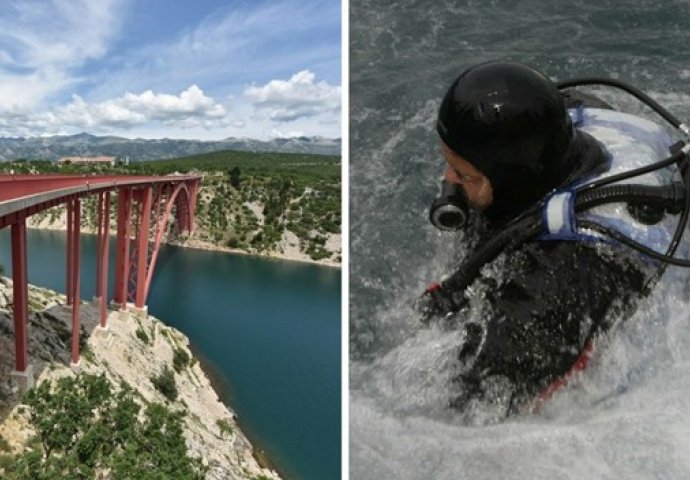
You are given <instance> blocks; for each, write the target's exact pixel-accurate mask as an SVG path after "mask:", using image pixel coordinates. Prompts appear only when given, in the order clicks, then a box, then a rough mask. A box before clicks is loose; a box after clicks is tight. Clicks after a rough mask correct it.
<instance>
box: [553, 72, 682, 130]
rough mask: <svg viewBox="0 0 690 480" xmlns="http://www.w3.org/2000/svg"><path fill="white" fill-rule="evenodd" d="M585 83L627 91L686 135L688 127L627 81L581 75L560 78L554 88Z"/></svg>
mask: <svg viewBox="0 0 690 480" xmlns="http://www.w3.org/2000/svg"><path fill="white" fill-rule="evenodd" d="M585 85H606V86H609V87H615V88H619V89H621V90H623V91H625V92H628V93H629V94H630V95H632V96H633V97H635V98H637V99H638V100H640V101H641V102H643V103H645V104H646V105H647V106H649V107H650V108H651V109H652V110H654V111H655V112H656V113H658V114H659V115H661V116H662V117H663V118H664V120H666V121H667V122H669V123H670V124H671V125H673V127H674V128H677V129H678V130H680V131H682V132H683V133H684V134H686V135H688V129H687V127H686V126H685V124H683V123H682V122H681V121H680V120H678V119H677V118H676V117H675V116H674V115H673V114H672V113H671V112H669V111H668V110H666V109H665V108H664V107H662V106H661V105H659V104H658V103H657V102H656V101H655V100H654V99H653V98H651V97H650V96H649V95H647V94H646V93H644V92H642V91H641V90H639V89H638V88H636V87H634V86H632V85H630V84H629V83H626V82H622V81H620V80H615V79H613V78H606V77H582V78H571V79H568V80H562V81H560V82H556V88H558V89H559V90H563V89H566V88H571V87H581V86H585Z"/></svg>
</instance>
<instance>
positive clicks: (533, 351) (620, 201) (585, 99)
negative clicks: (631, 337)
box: [421, 61, 690, 415]
mask: <svg viewBox="0 0 690 480" xmlns="http://www.w3.org/2000/svg"><path fill="white" fill-rule="evenodd" d="M602 83H603V84H606V85H610V86H615V87H618V88H622V89H624V90H626V91H628V92H629V93H631V94H633V95H634V96H636V97H637V98H638V99H641V100H643V101H645V103H647V104H649V105H650V106H651V107H652V108H653V109H654V110H656V111H657V112H658V113H660V114H662V116H664V118H665V119H667V120H668V121H669V122H671V123H672V124H673V125H674V126H675V127H677V128H679V129H680V130H681V132H682V133H684V134H685V135H687V133H688V129H687V127H686V126H685V125H683V124H681V123H680V122H678V121H677V120H676V119H675V118H674V117H673V116H672V115H671V114H669V113H668V112H666V111H665V110H663V108H662V107H660V106H659V105H658V104H656V102H654V101H653V100H651V99H650V98H649V97H647V96H646V95H645V94H643V93H642V92H639V91H638V90H636V89H634V87H631V86H629V85H627V84H623V83H622V82H618V81H614V80H609V79H584V80H580V81H578V80H574V81H571V82H561V84H559V85H556V84H554V83H553V82H552V81H550V80H549V79H548V78H547V77H546V76H545V75H543V74H542V73H540V72H539V71H537V70H535V69H534V68H532V67H529V66H527V65H524V64H521V63H516V62H501V61H493V62H487V63H483V64H479V65H476V66H474V67H471V68H469V69H468V70H466V71H465V72H464V73H462V74H461V75H460V76H459V77H458V78H457V79H456V80H455V81H454V82H453V84H452V85H451V87H450V88H449V90H448V91H447V93H446V95H445V97H444V98H443V101H442V103H441V106H440V109H439V113H438V119H437V131H438V135H439V136H440V140H441V152H442V154H443V157H444V159H445V162H446V165H447V166H446V170H445V175H444V181H443V183H442V193H441V197H439V198H438V199H437V200H436V201H434V204H433V205H432V208H431V211H430V219H431V221H432V223H433V224H434V225H435V226H437V227H439V228H441V229H444V230H453V229H458V228H464V230H465V233H466V236H465V238H467V239H469V243H470V249H469V250H470V254H469V255H468V257H467V258H466V259H465V260H464V263H463V264H462V265H461V267H460V268H459V269H458V270H457V271H456V272H455V273H453V274H452V275H450V276H448V277H447V278H445V279H444V280H442V281H441V282H440V283H434V284H432V285H431V286H430V287H429V288H428V289H427V290H426V292H425V293H424V295H423V296H422V299H421V300H422V302H421V305H422V307H423V314H424V319H425V321H427V322H429V321H443V322H445V324H448V325H451V326H452V327H453V328H460V329H462V330H463V331H464V342H463V344H462V345H461V347H460V348H459V351H458V362H459V365H458V374H457V376H456V381H455V382H456V383H455V387H457V389H456V390H455V389H454V393H453V397H454V399H453V400H452V402H451V405H452V406H453V407H456V408H458V409H460V410H463V411H467V410H468V409H472V407H473V406H478V405H493V406H495V407H498V408H499V411H502V412H504V413H503V414H505V415H508V414H510V413H515V412H521V411H526V410H529V409H534V408H535V407H537V406H538V405H540V404H541V402H543V401H545V400H546V399H548V398H549V397H550V396H551V395H552V394H553V392H554V391H556V390H557V389H558V388H560V387H561V386H563V385H564V384H566V383H567V382H568V379H569V378H570V377H571V376H572V375H573V374H574V373H576V372H577V371H579V370H582V369H584V367H585V366H586V365H587V362H588V359H589V358H590V356H591V354H592V351H593V348H594V344H595V343H596V340H597V338H598V337H599V336H600V335H601V334H602V333H603V332H606V331H608V330H610V329H611V328H612V326H614V325H615V324H616V323H617V322H618V321H619V320H620V319H621V318H623V317H625V316H629V314H630V313H632V312H633V311H634V308H635V306H636V303H637V301H638V300H639V299H640V298H642V297H643V296H644V295H645V294H646V293H648V292H649V291H650V289H651V288H652V287H653V285H654V284H655V282H656V280H658V278H659V277H660V276H661V274H662V273H663V271H664V268H665V266H666V265H667V264H669V263H671V264H675V265H680V266H690V262H687V261H685V260H681V259H677V258H675V257H674V255H675V253H676V250H677V248H678V245H679V243H680V241H681V237H682V234H683V232H684V230H685V224H686V223H687V217H688V211H689V210H690V209H689V208H688V206H689V203H690V202H689V201H688V200H690V196H688V195H686V194H685V192H686V191H687V190H688V186H689V184H688V181H689V180H688V179H690V175H685V176H684V175H682V173H683V172H684V171H685V168H684V166H685V163H686V159H687V155H688V151H690V148H689V147H686V146H685V143H683V142H678V143H675V144H673V143H672V140H671V137H670V136H669V134H668V132H667V131H666V130H665V129H663V128H662V127H661V126H659V125H657V124H656V123H653V122H651V121H648V120H645V119H642V118H640V117H637V116H633V115H629V114H625V113H621V112H617V111H615V110H613V109H612V108H611V107H610V106H609V105H608V104H606V103H605V102H603V101H601V100H599V99H597V98H596V97H593V96H591V95H587V94H585V93H582V92H579V91H577V90H574V89H569V90H565V88H566V87H572V86H579V85H589V84H602ZM669 155H671V156H670V157H669ZM667 157H668V158H667ZM631 167H639V168H634V169H633V170H631ZM633 181H634V182H636V183H631V182H633ZM678 214H680V215H678ZM679 216H680V220H678V217H679ZM674 228H675V232H673V230H674ZM665 247H668V248H667V250H666V252H665V253H661V252H659V251H658V250H659V249H660V248H665ZM487 267H488V268H487ZM434 319H437V320H434Z"/></svg>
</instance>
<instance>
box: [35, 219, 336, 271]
mask: <svg viewBox="0 0 690 480" xmlns="http://www.w3.org/2000/svg"><path fill="white" fill-rule="evenodd" d="M27 227H28V228H35V229H38V230H55V231H60V232H64V231H66V230H67V219H66V215H65V214H61V215H60V216H59V217H57V218H56V219H51V218H49V217H41V218H40V219H38V218H35V217H30V218H29V219H28V221H27ZM82 233H86V234H90V235H93V234H95V233H96V231H95V230H93V229H91V228H88V227H87V226H84V225H82ZM110 233H111V234H113V235H114V234H115V233H117V232H116V231H115V230H111V232H110ZM341 239H342V236H341V235H333V236H332V237H331V239H330V240H329V243H330V244H331V246H330V249H331V250H333V251H341V250H342V249H341V246H340V244H341V241H342V240H341ZM163 243H167V244H168V245H174V246H176V247H182V248H193V249H197V250H209V251H214V252H226V253H232V254H237V255H249V256H252V257H261V258H274V259H278V260H287V261H291V262H301V263H311V264H314V265H319V266H322V267H332V268H341V264H340V263H337V262H334V261H332V260H330V259H323V260H313V259H312V258H310V257H309V256H308V255H306V254H304V253H302V252H299V250H298V249H296V248H294V246H293V245H292V244H291V243H290V239H288V238H285V239H283V243H284V248H283V252H278V251H274V252H268V253H249V252H247V251H245V250H241V249H238V248H230V247H222V246H219V245H215V244H213V243H211V242H207V241H203V240H199V239H196V238H194V236H192V237H190V238H185V239H182V240H176V241H165V240H163Z"/></svg>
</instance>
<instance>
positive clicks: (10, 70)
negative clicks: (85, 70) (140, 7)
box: [0, 0, 125, 107]
mask: <svg viewBox="0 0 690 480" xmlns="http://www.w3.org/2000/svg"><path fill="white" fill-rule="evenodd" d="M124 3H125V1H124V0H101V1H98V2H93V1H89V0H74V1H72V0H49V1H45V0H24V1H21V2H4V4H3V10H4V11H3V14H2V15H1V16H0V103H1V104H2V105H4V106H10V107H27V106H35V105H38V104H40V103H41V102H42V101H44V100H45V99H46V98H47V97H49V96H50V95H52V94H55V93H58V92H61V91H63V90H64V88H65V87H67V86H68V85H71V84H75V83H77V82H79V81H80V79H78V78H73V77H72V73H73V70H74V69H76V68H78V67H80V66H82V65H83V64H84V63H85V62H86V61H88V60H90V59H94V58H99V57H102V56H103V55H105V54H106V53H107V46H108V43H109V41H110V40H111V39H112V38H113V37H114V35H115V34H116V33H117V31H118V30H119V28H120V18H121V11H122V7H123V6H124Z"/></svg>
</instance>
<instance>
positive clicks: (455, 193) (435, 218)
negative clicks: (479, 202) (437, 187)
mask: <svg viewBox="0 0 690 480" xmlns="http://www.w3.org/2000/svg"><path fill="white" fill-rule="evenodd" d="M468 215H469V206H468V204H467V196H466V195H465V191H464V190H463V189H462V187H461V186H460V185H458V184H455V183H452V182H449V181H448V180H446V179H443V180H441V194H440V195H439V196H438V198H436V199H435V200H434V201H433V203H432V204H431V208H430V209H429V221H430V222H431V224H432V225H433V226H434V227H436V228H438V229H439V230H459V229H461V228H463V227H464V226H465V225H467V217H468Z"/></svg>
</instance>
